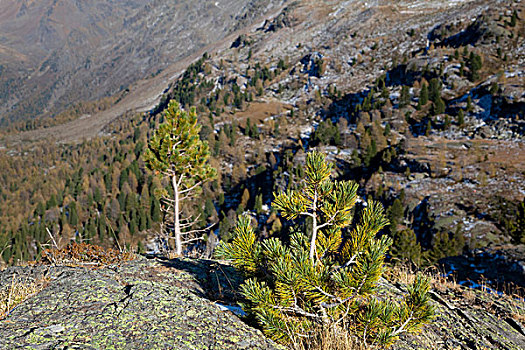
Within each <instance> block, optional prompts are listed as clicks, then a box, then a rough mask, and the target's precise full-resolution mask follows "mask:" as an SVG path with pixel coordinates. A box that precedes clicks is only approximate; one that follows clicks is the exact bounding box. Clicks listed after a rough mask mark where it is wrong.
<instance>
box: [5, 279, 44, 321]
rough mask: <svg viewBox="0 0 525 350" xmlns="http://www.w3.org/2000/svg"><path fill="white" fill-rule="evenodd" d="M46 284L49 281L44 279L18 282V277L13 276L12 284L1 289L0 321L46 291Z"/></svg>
mask: <svg viewBox="0 0 525 350" xmlns="http://www.w3.org/2000/svg"><path fill="white" fill-rule="evenodd" d="M46 284H47V280H46V279H44V278H41V279H38V280H34V281H30V280H29V279H25V280H18V279H17V277H16V275H13V279H12V281H11V283H10V284H9V285H7V286H5V287H4V288H2V289H0V320H3V319H4V318H6V317H7V316H8V315H9V313H10V312H11V311H12V310H13V309H14V308H15V307H16V306H18V305H19V304H20V303H22V302H23V301H24V300H27V299H29V298H30V297H32V296H33V295H35V294H37V293H38V292H40V291H41V290H42V289H44V287H45V286H46Z"/></svg>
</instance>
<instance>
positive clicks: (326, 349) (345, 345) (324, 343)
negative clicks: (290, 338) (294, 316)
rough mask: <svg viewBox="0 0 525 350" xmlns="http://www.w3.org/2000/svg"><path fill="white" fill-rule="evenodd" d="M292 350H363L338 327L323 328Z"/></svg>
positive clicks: (360, 345)
mask: <svg viewBox="0 0 525 350" xmlns="http://www.w3.org/2000/svg"><path fill="white" fill-rule="evenodd" d="M291 348H292V349H293V350H365V349H367V348H366V347H365V346H364V345H362V344H359V343H357V341H356V340H355V339H353V338H352V337H351V336H350V335H349V334H348V332H346V331H344V330H342V329H340V328H339V327H330V328H328V327H324V328H322V329H319V330H317V331H314V334H313V335H312V336H310V337H308V338H303V339H301V340H300V341H298V342H297V343H296V344H294V345H293V346H292V347H291Z"/></svg>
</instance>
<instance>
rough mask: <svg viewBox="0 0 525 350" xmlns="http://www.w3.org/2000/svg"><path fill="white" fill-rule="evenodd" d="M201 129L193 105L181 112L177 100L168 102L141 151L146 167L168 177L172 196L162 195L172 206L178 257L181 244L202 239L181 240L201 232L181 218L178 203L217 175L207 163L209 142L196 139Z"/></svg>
mask: <svg viewBox="0 0 525 350" xmlns="http://www.w3.org/2000/svg"><path fill="white" fill-rule="evenodd" d="M200 129H201V126H200V125H199V124H198V123H197V113H196V111H195V108H191V109H190V110H189V111H183V110H181V108H180V106H179V104H178V103H177V102H175V101H170V102H169V104H168V107H167V108H166V109H165V111H164V122H163V123H162V124H160V125H159V128H158V129H157V130H156V132H155V134H154V135H153V137H152V138H151V139H150V140H149V143H148V147H147V149H146V151H145V153H144V160H145V162H146V165H147V166H148V168H149V169H151V170H153V171H154V172H155V174H157V175H159V176H161V177H167V178H169V179H170V183H171V186H172V188H173V196H168V192H167V191H164V192H163V193H162V197H163V199H164V201H165V202H166V203H168V204H169V207H170V208H172V212H173V234H174V237H173V238H174V240H175V253H176V254H177V255H179V256H180V255H182V252H183V249H182V247H183V245H184V244H187V243H190V242H192V241H195V240H198V239H201V237H195V238H189V239H183V236H187V235H190V234H195V233H202V231H203V230H192V229H191V228H192V226H193V225H194V224H195V222H196V221H197V220H193V221H192V220H191V219H190V218H182V217H181V209H182V206H181V203H182V202H183V201H184V200H186V199H189V198H191V197H193V196H195V195H196V194H197V193H198V192H199V191H200V190H201V188H202V185H203V184H204V183H205V182H206V181H210V180H212V179H214V178H215V177H216V170H215V169H214V168H213V167H211V166H210V165H209V164H208V158H209V154H210V152H209V150H208V143H207V142H205V141H201V140H200V138H199V131H200Z"/></svg>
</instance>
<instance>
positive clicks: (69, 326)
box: [0, 259, 279, 349]
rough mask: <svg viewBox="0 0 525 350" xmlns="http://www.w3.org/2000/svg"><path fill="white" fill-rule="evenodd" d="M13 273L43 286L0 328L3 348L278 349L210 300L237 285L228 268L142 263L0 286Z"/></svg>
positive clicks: (60, 271)
mask: <svg viewBox="0 0 525 350" xmlns="http://www.w3.org/2000/svg"><path fill="white" fill-rule="evenodd" d="M14 273H15V274H21V275H25V276H31V277H29V278H39V276H42V275H45V276H46V278H48V279H49V283H48V285H47V287H46V288H44V289H43V290H42V291H41V292H40V293H39V294H37V295H36V296H34V297H31V298H30V299H28V300H26V301H25V302H23V303H22V304H20V305H19V306H18V307H16V308H15V309H14V310H13V311H12V312H11V313H10V314H9V316H8V317H7V318H6V319H4V320H2V321H0V348H2V349H14V348H27V349H66V348H68V349H69V348H82V349H278V348H279V346H277V345H276V344H274V343H273V342H271V341H269V340H268V339H266V338H265V337H264V336H263V335H262V333H261V332H260V331H258V330H256V329H253V328H251V327H249V326H247V325H246V324H245V323H243V322H242V321H241V320H239V319H238V318H237V317H236V316H235V315H233V314H231V313H230V312H224V311H221V310H220V309H219V307H218V306H217V305H215V304H214V302H213V301H212V300H210V298H211V299H213V300H219V299H221V298H224V297H227V298H232V297H233V295H232V294H231V293H232V292H231V291H232V287H233V286H234V285H238V283H239V281H238V280H236V278H235V277H234V275H233V274H232V273H231V270H229V268H228V267H227V266H221V265H219V264H215V263H212V262H207V261H189V260H188V261H186V260H176V261H161V260H146V259H140V260H135V261H132V262H129V263H126V264H123V265H121V266H116V265H115V266H109V267H105V268H100V269H89V268H83V267H44V266H38V267H26V268H10V269H8V270H5V271H4V272H2V273H1V274H0V287H1V286H5V285H6V284H7V283H9V281H10V280H11V278H12V275H13V274H14ZM230 275H231V276H230ZM232 276H233V277H232ZM224 290H229V292H226V293H225V292H223V291H224ZM228 293H230V294H229V295H228ZM230 300H231V299H230Z"/></svg>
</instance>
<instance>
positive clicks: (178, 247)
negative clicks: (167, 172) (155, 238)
mask: <svg viewBox="0 0 525 350" xmlns="http://www.w3.org/2000/svg"><path fill="white" fill-rule="evenodd" d="M171 184H172V186H173V196H174V200H175V201H174V203H173V230H174V234H175V253H176V254H177V255H178V256H182V239H181V232H180V210H179V205H180V203H179V202H180V199H179V195H180V193H179V186H178V184H177V177H176V176H172V177H171Z"/></svg>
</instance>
